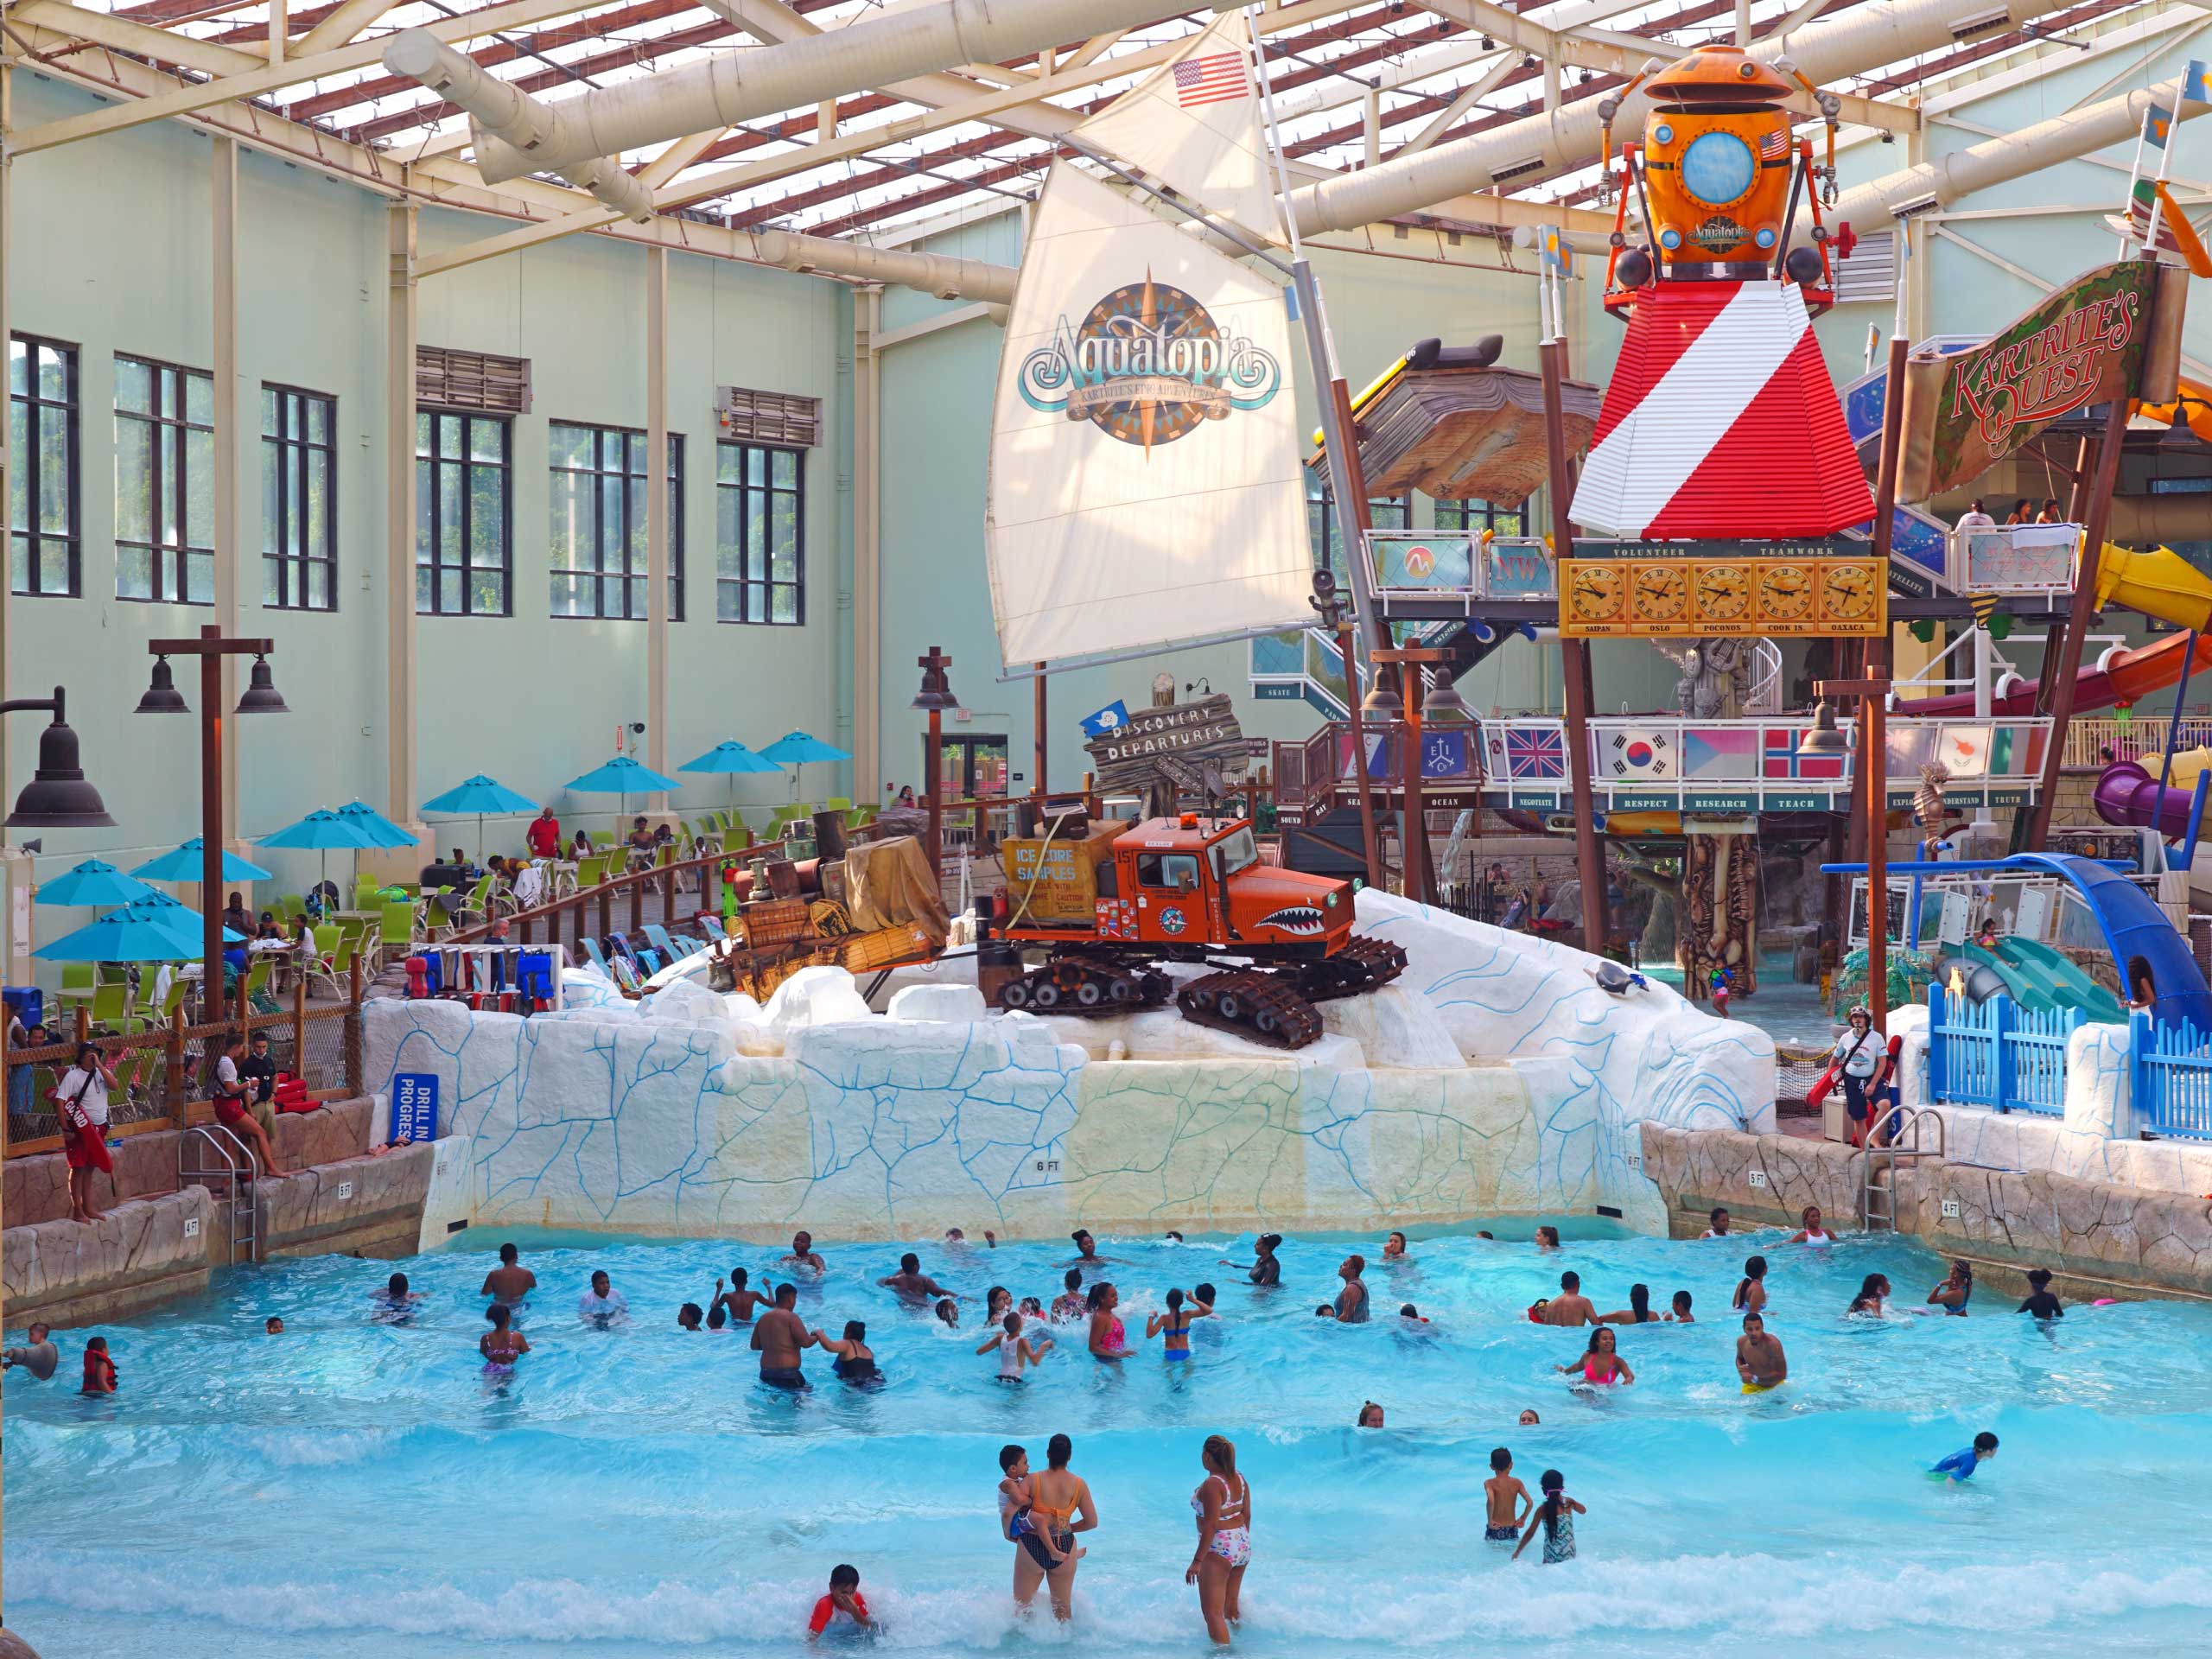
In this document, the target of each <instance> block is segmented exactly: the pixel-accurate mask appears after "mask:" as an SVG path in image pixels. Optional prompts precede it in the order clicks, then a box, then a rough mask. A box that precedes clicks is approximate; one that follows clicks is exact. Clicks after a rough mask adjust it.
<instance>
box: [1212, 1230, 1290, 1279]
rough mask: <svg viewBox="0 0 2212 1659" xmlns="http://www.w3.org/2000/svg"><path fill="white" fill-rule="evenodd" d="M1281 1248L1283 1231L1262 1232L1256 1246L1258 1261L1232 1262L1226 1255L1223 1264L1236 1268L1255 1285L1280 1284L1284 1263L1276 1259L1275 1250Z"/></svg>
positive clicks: (1226, 1266)
mask: <svg viewBox="0 0 2212 1659" xmlns="http://www.w3.org/2000/svg"><path fill="white" fill-rule="evenodd" d="M1281 1248H1282V1235H1281V1233H1262V1234H1261V1235H1260V1236H1259V1238H1258V1240H1257V1241H1256V1243H1255V1246H1254V1253H1255V1255H1257V1256H1258V1257H1259V1260H1258V1261H1256V1262H1232V1261H1230V1259H1229V1258H1228V1257H1227V1256H1225V1255H1224V1256H1223V1257H1222V1258H1221V1265H1222V1266H1223V1267H1224V1268H1236V1269H1237V1270H1238V1271H1239V1272H1241V1273H1243V1274H1244V1276H1245V1277H1246V1278H1248V1279H1249V1280H1250V1281H1252V1282H1253V1283H1254V1284H1255V1285H1279V1284H1281V1283H1282V1263H1281V1262H1279V1261H1277V1260H1276V1259H1275V1252H1276V1251H1277V1250H1279V1249H1281Z"/></svg>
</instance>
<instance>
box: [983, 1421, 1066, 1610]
mask: <svg viewBox="0 0 2212 1659" xmlns="http://www.w3.org/2000/svg"><path fill="white" fill-rule="evenodd" d="M999 1474H1000V1476H1001V1478H1000V1481H999V1533H1000V1535H1001V1536H1002V1537H1004V1538H1005V1539H1006V1541H1007V1542H1008V1543H1010V1544H1018V1545H1020V1548H1021V1550H1022V1553H1023V1554H1026V1555H1027V1556H1028V1557H1029V1559H1030V1560H1033V1561H1034V1562H1036V1563H1037V1567H1038V1569H1039V1571H1040V1572H1044V1573H1050V1572H1052V1571H1053V1570H1054V1569H1055V1568H1056V1567H1060V1566H1062V1565H1064V1564H1065V1558H1064V1557H1062V1556H1059V1555H1056V1554H1053V1553H1052V1545H1051V1544H1050V1543H1049V1542H1048V1541H1046V1537H1045V1535H1044V1534H1043V1533H1042V1532H1041V1531H1039V1529H1037V1528H1036V1527H1035V1526H1033V1525H1032V1524H1031V1523H1030V1518H1029V1517H1030V1515H1031V1509H1030V1503H1029V1452H1028V1448H1027V1447H1026V1446H1001V1447H1000V1448H999ZM1072 1554H1075V1555H1077V1556H1080V1555H1082V1554H1083V1552H1082V1551H1081V1550H1079V1549H1078V1550H1075V1551H1073V1552H1072ZM1019 1573H1020V1564H1019V1563H1018V1562H1017V1563H1016V1575H1017V1579H1016V1586H1015V1590H1014V1593H1015V1595H1016V1596H1017V1597H1019V1596H1020V1593H1021V1592H1020V1583H1019ZM1030 1592H1031V1593H1032V1594H1034V1593H1035V1592H1036V1586H1035V1585H1032V1586H1030Z"/></svg>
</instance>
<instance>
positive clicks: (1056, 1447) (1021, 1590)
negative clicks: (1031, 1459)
mask: <svg viewBox="0 0 2212 1659" xmlns="http://www.w3.org/2000/svg"><path fill="white" fill-rule="evenodd" d="M1074 1456H1075V1446H1074V1443H1073V1442H1071V1440H1069V1439H1068V1437H1067V1436H1066V1435H1065V1434H1055V1435H1053V1436H1052V1439H1051V1440H1047V1441H1046V1443H1045V1467H1044V1468H1042V1469H1040V1470H1037V1471H1033V1472H1032V1473H1031V1475H1030V1477H1029V1516H1030V1519H1031V1520H1032V1521H1033V1522H1035V1523H1036V1525H1037V1526H1038V1527H1039V1529H1041V1530H1043V1531H1044V1532H1045V1533H1046V1536H1047V1537H1048V1538H1049V1539H1050V1541H1051V1543H1052V1550H1053V1553H1054V1554H1058V1556H1059V1557H1060V1565H1059V1566H1058V1567H1054V1568H1053V1569H1052V1571H1051V1572H1050V1573H1046V1571H1045V1570H1044V1569H1043V1568H1042V1567H1039V1566H1038V1564H1037V1563H1036V1562H1035V1561H1034V1560H1032V1559H1031V1557H1030V1555H1029V1554H1028V1552H1027V1550H1025V1551H1023V1552H1022V1553H1021V1554H1019V1555H1016V1556H1015V1557H1014V1604H1015V1605H1017V1606H1019V1607H1023V1608H1027V1606H1028V1605H1029V1603H1030V1599H1031V1598H1033V1596H1035V1595H1036V1593H1037V1584H1038V1580H1040V1579H1042V1580H1045V1581H1046V1584H1048V1585H1049V1586H1051V1589H1052V1617H1053V1618H1057V1619H1058V1620H1059V1621H1060V1622H1061V1623H1062V1624H1065V1623H1067V1621H1068V1620H1069V1619H1071V1618H1073V1617H1074V1616H1075V1607H1074V1593H1075V1573H1076V1564H1077V1560H1079V1559H1080V1552H1079V1551H1077V1548H1076V1547H1075V1535H1076V1534H1077V1533H1079V1532H1088V1531H1090V1529H1092V1528H1093V1527H1095V1526H1096V1525H1097V1524H1098V1506H1097V1504H1096V1503H1095V1502H1093V1500H1092V1498H1091V1496H1090V1483H1089V1482H1087V1481H1085V1480H1084V1478H1083V1477H1082V1476H1080V1475H1078V1474H1077V1473H1076V1472H1075V1471H1073V1470H1071V1469H1070V1468H1069V1467H1068V1463H1069V1460H1070V1459H1072V1458H1073V1457H1074Z"/></svg>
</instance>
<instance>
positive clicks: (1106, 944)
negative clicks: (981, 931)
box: [997, 812, 1406, 1048]
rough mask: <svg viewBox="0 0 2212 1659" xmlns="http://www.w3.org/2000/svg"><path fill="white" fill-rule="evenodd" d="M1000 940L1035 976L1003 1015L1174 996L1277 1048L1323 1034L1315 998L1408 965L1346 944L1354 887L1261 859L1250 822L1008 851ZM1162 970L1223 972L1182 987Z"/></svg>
mask: <svg viewBox="0 0 2212 1659" xmlns="http://www.w3.org/2000/svg"><path fill="white" fill-rule="evenodd" d="M1002 850H1003V852H1004V854H1005V856H1006V869H1007V891H1006V895H1005V897H1006V903H1007V918H1006V919H1005V921H1004V922H1003V923H1001V925H1000V929H999V931H1000V934H1001V937H1002V938H1004V939H1005V940H1006V941H1007V942H1008V943H1009V944H1013V945H1015V946H1017V947H1020V946H1028V945H1038V946H1042V947H1044V949H1045V953H1046V955H1045V961H1044V963H1043V965H1042V966H1041V967H1037V968H1031V969H1027V970H1026V971H1024V972H1022V973H1020V975H1018V976H1016V977H1014V978H1011V979H1008V980H1007V982H1005V983H1004V984H1002V985H1001V987H1000V988H999V991H998V998H997V1001H998V1005H999V1006H1000V1007H1002V1008H1027V1009H1030V1010H1032V1011H1033V1012H1034V1013H1038V1014H1128V1013H1132V1012H1135V1010H1137V1009H1140V1008H1150V1007H1159V1006H1160V1004H1162V1003H1164V1002H1165V1001H1166V1000H1167V997H1168V994H1169V993H1170V992H1171V991H1172V992H1173V993H1174V995H1175V1006H1176V1007H1178V1008H1179V1010H1180V1011H1181V1013H1182V1015H1183V1017H1184V1018H1185V1020H1192V1021H1195V1022H1196V1023H1197V1024H1199V1025H1202V1026H1211V1027H1216V1028H1217V1029H1218V1030H1222V1031H1233V1032H1235V1033H1237V1034H1238V1035H1239V1036H1242V1037H1249V1038H1250V1039H1252V1040H1253V1041H1255V1042H1259V1043H1265V1044H1267V1045H1268V1046H1271V1047H1274V1048H1303V1047H1305V1046H1306V1044H1308V1043H1310V1042H1312V1041H1313V1039H1316V1038H1317V1037H1319V1035H1320V1034H1321V1016H1320V1014H1319V1013H1318V1012H1316V1010H1315V1009H1314V1007H1313V1005H1314V1004H1315V1003H1316V1002H1319V1001H1325V1000H1327V999H1328V998H1330V997H1336V996H1354V995H1358V994H1359V993H1360V992H1362V991H1367V990H1372V989H1373V988H1375V987H1376V986H1377V985H1382V984H1385V983H1387V982H1389V981H1391V980H1394V979H1395V978H1396V977H1397V976H1399V975H1400V974H1402V973H1403V972H1405V970H1406V953H1405V952H1404V950H1401V949H1400V948H1399V947H1398V946H1396V945H1395V944H1388V943H1386V942H1385V941H1383V940H1382V939H1377V938H1368V937H1364V936H1363V937H1361V938H1354V937H1352V931H1351V925H1352V892H1351V883H1349V882H1346V881H1337V880H1330V879H1328V878H1327V877H1325V876H1318V875H1307V874H1304V873H1302V872H1300V871H1298V870H1286V869H1281V868H1277V867H1275V866H1273V865H1268V864H1263V863H1262V862H1261V861H1260V849H1259V846H1258V843H1257V842H1255V840H1254V838H1253V835H1252V825H1251V823H1250V821H1249V820H1248V819H1244V818H1200V817H1197V816H1195V815H1193V814H1191V813H1187V812H1186V813H1185V814H1184V815H1183V816H1182V817H1175V818H1147V819H1146V820H1145V821H1144V822H1143V823H1138V824H1135V825H1122V824H1102V825H1098V826H1096V828H1095V829H1092V830H1091V831H1090V833H1088V834H1087V835H1085V836H1083V837H1082V838H1081V839H1071V840H1068V841H1066V842H1059V843H1058V844H1056V843H1055V842H1054V840H1053V838H1052V837H1051V836H1047V837H1046V838H1045V839H1043V840H1041V841H1009V842H1005V843H1003V847H1002ZM1163 962H1188V963H1211V964H1212V965H1213V966H1215V967H1216V968H1217V969H1219V970H1220V971H1218V972H1216V973H1211V974H1205V975H1201V976H1198V977H1197V978H1195V979H1186V980H1185V981H1183V982H1182V983H1181V985H1180V987H1178V986H1177V984H1176V982H1175V981H1173V979H1171V978H1170V977H1169V976H1167V975H1166V974H1165V973H1163V972H1161V971H1160V968H1159V966H1158V964H1159V963H1163Z"/></svg>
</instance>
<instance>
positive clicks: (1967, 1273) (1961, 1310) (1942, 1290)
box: [1928, 1262, 1974, 1319]
mask: <svg viewBox="0 0 2212 1659" xmlns="http://www.w3.org/2000/svg"><path fill="white" fill-rule="evenodd" d="M1973 1294H1974V1264H1973V1263H1972V1262H1952V1263H1951V1271H1950V1274H1949V1276H1948V1278H1946V1279H1945V1280H1944V1281H1943V1282H1942V1284H1940V1285H1938V1286H1936V1288H1935V1289H1933V1290H1931V1291H1929V1293H1928V1304H1929V1306H1931V1307H1940V1308H1942V1310H1943V1312H1944V1313H1952V1314H1956V1315H1957V1316H1958V1317H1959V1318H1960V1319H1964V1318H1966V1315H1967V1298H1969V1297H1971V1296H1972V1295H1973Z"/></svg>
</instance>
